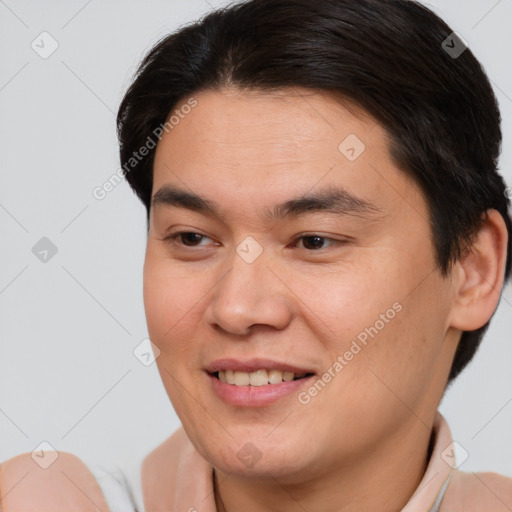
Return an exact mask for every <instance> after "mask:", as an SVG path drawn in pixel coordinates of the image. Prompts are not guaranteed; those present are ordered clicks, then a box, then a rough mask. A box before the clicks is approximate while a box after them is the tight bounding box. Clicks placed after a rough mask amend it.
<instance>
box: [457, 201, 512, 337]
mask: <svg viewBox="0 0 512 512" xmlns="http://www.w3.org/2000/svg"><path fill="white" fill-rule="evenodd" d="M507 241H508V233H507V226H506V224H505V221H504V220H503V217H502V216H501V215H500V213H498V212H497V211H496V210H487V212H486V213H485V216H484V219H483V221H482V224H481V225H480V228H479V230H478V232H477V233H476V235H475V237H474V242H473V245H472V246H471V248H470V249H469V250H468V251H467V254H466V255H465V256H464V257H463V258H462V259H461V260H460V261H458V262H457V263H456V264H455V267H454V269H453V270H454V273H453V275H454V277H455V278H456V279H455V282H454V284H455V286H456V290H455V292H456V298H455V304H454V306H453V309H452V313H451V326H452V327H454V328H457V329H460V330H461V331H474V330H476V329H479V328H480V327H482V326H483V325H485V324H486V323H487V322H488V321H489V319H490V318H491V316H492V315H493V313H494V311H495V310H496V307H497V306H498V302H499V298H500V295H501V290H502V288H503V282H504V274H505V265H506V259H507Z"/></svg>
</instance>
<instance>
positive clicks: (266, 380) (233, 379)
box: [219, 370, 306, 386]
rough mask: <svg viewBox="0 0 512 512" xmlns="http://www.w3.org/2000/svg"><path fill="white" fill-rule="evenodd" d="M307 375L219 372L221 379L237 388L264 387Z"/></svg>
mask: <svg viewBox="0 0 512 512" xmlns="http://www.w3.org/2000/svg"><path fill="white" fill-rule="evenodd" d="M305 375H306V374H305V373H297V374H295V373H293V372H283V371H281V370H256V371H255V372H250V373H249V372H239V371H235V370H219V379H220V380H221V381H222V382H227V383H228V384H235V386H248V385H251V386H264V385H265V384H280V383H281V382H283V381H284V382H290V381H292V380H293V379H295V378H299V377H304V376H305Z"/></svg>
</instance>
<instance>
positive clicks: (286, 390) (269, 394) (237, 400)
mask: <svg viewBox="0 0 512 512" xmlns="http://www.w3.org/2000/svg"><path fill="white" fill-rule="evenodd" d="M207 376H208V377H209V378H210V382H211V385H212V388H213V391H214V393H215V394H216V395H217V396H218V397H219V398H220V399H222V400H224V402H226V403H228V404H230V405H236V406H238V407H264V406H265V405H270V404H273V403H274V402H277V400H279V399H280V398H283V397H285V396H287V395H290V394H292V393H297V391H298V390H299V389H300V388H301V387H302V386H304V385H305V384H306V383H308V382H309V381H310V380H311V379H312V378H313V377H314V375H312V376H310V377H304V378H302V379H297V380H292V381H290V382H282V383H281V384H265V385H264V386H236V385H235V384H227V383H226V382H222V381H221V380H219V379H218V378H217V377H215V376H214V375H210V374H209V373H207Z"/></svg>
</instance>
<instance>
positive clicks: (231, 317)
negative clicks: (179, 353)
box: [205, 251, 293, 336]
mask: <svg viewBox="0 0 512 512" xmlns="http://www.w3.org/2000/svg"><path fill="white" fill-rule="evenodd" d="M230 263H231V268H230V269H229V270H228V271H227V272H226V271H225V274H224V276H223V277H222V278H221V279H220V281H219V282H218V284H217V286H216V287H215V290H214V292H213V294H212V296H211V299H210V302H209V304H208V307H207V309H206V312H205V314H206V315H207V320H208V323H209V324H210V325H213V326H215V327H218V328H221V329H222V330H224V331H226V332H228V333H230V334H235V335H239V336H246V335H248V334H249V333H250V330H251V327H252V326H254V325H265V326H271V327H273V328H275V329H284V328H286V327H287V326H288V325H289V323H290V321H291V319H292V316H293V307H292V306H293V305H292V301H291V300H290V291H289V289H288V288H287V286H286V284H285V282H284V280H283V279H282V278H281V276H279V271H278V270H277V268H276V267H277V266H276V265H272V262H271V261H268V259H267V258H266V255H265V251H264V252H263V254H261V255H260V256H259V257H258V258H257V259H256V260H255V261H253V262H251V263H249V262H247V261H245V260H244V259H243V258H242V257H240V256H239V255H238V254H237V253H234V254H233V257H232V259H231V261H230Z"/></svg>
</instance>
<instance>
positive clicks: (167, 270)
mask: <svg viewBox="0 0 512 512" xmlns="http://www.w3.org/2000/svg"><path fill="white" fill-rule="evenodd" d="M194 98H195V99H196V101H197V106H195V107H194V108H193V109H184V110H183V111H187V112H188V111H189V110H191V111H190V113H188V114H187V115H183V114H182V118H181V117H180V120H179V123H177V124H175V126H174V128H173V129H172V130H170V131H169V133H167V134H165V135H164V137H163V138H162V140H161V141H160V142H159V144H158V147H157V151H156V155H155V162H154V183H153V195H155V194H157V193H158V192H159V191H162V189H163V188H164V187H172V188H174V189H179V190H181V191H183V192H185V193H187V194H196V195H199V196H201V198H203V199H206V200H207V201H208V202H209V203H210V205H213V206H214V208H215V209H216V213H211V212H205V211H199V210H197V211H196V209H192V208H186V207H184V206H183V204H182V203H180V204H176V202H175V200H174V199H175V195H173V196H172V194H169V193H167V194H164V193H162V192H160V194H159V200H158V201H156V202H155V203H154V205H153V206H152V208H151V216H150V230H149V236H148V242H147V252H146V261H145V267H144V301H145V308H146V317H147V322H148V329H149V335H150V338H151V340H152V341H153V343H155V345H157V347H158V348H159V350H160V352H161V353H160V356H159V357H158V359H157V364H158V369H159V372H160V375H161V377H162V380H163V383H164V386H165V388H166V390H167V393H168V395H169V397H170V399H171V401H172V404H173V406H174V408H175V410H176V412H177V414H178V416H179V418H180V420H181V422H182V424H183V426H184V428H185V430H186V432H187V434H188V436H189V437H190V439H191V441H192V442H193V443H194V445H195V446H196V448H197V449H198V450H199V452H200V453H201V454H202V455H203V456H204V457H205V458H206V459H207V460H209V461H210V462H211V463H212V464H213V465H214V466H215V467H217V468H219V469H220V470H222V471H225V472H233V473H235V474H251V475H256V474H260V475H264V474H266V473H267V472H270V473H271V474H272V475H274V476H280V477H281V478H285V477H286V478H290V479H294V478H297V479H300V478H301V477H303V473H304V474H305V472H306V471H315V470H316V471H317V472H321V471H329V468H332V467H335V466H337V467H339V466H340V464H341V463H343V464H344V463H346V464H351V463H353V462H354V461H355V460H361V458H362V457H366V456H368V454H370V453H375V452H376V451H378V450H380V449H381V448H382V449H383V447H388V448H389V449H390V450H391V449H392V447H393V446H395V445H397V443H398V440H400V443H401V444H402V445H403V444H404V442H405V444H407V442H406V441H404V439H411V444H410V446H413V444H414V442H413V440H414V438H415V436H416V437H418V436H420V437H421V436H427V434H428V433H429V427H430V425H431V422H432V418H433V415H434V412H435V410H436V408H437V404H438V401H439V399H440V396H441V394H442V391H443V389H444V385H445V382H446V377H447V374H448V371H449V368H450V364H451V360H452V357H453V353H454V349H455V346H456V340H457V339H458V335H459V332H456V331H455V329H452V328H450V310H451V307H452V305H453V302H454V298H455V291H454V286H453V285H452V284H451V282H450V280H447V279H443V278H442V276H441V275H440V273H439V271H438V270H437V269H436V265H435V262H434V250H433V246H432V243H431V234H430V225H429V214H428V211H427V205H426V202H425V200H424V198H423V196H422V194H421V192H420V190H419V188H418V187H417V186H416V185H415V184H414V183H413V182H412V181H411V179H409V178H408V177H407V176H406V174H405V173H404V172H403V171H401V170H400V169H398V168H397V167H396V165H395V164H394V163H393V161H392V160H391V158H390V155H389V152H388V141H387V139H386V134H385V132H384V130H383V129H382V128H381V127H380V125H378V124H376V123H375V121H374V120H373V119H372V118H370V117H369V116H368V115H365V113H364V112H362V111H361V110H360V109H357V108H355V107H354V106H350V105H349V104H348V103H344V105H345V106H343V104H341V103H340V102H339V101H337V100H335V99H334V98H333V97H330V96H328V95H327V94H318V93H317V94H315V93H313V92H311V91H307V90H304V89H294V90H287V91H286V92H285V91H281V92H280V93H279V94H273V95H270V94H262V93H256V92H250V93H247V92H246V93H240V92H239V91H233V90H231V91H228V90H223V91H220V92H219V91H217V92H213V91H208V92H202V93H199V94H197V95H195V96H194ZM187 99H188V98H187ZM185 102H186V100H185ZM185 102H183V103H185ZM179 108H180V106H179V105H178V106H177V107H176V109H178V110H179ZM363 144H364V146H363ZM328 190H330V191H331V192H332V191H344V193H343V194H341V195H340V196H339V197H338V198H337V201H333V203H332V204H331V206H334V203H336V205H337V208H333V207H331V208H326V204H325V202H322V198H323V199H325V193H326V191H328ZM171 196H172V197H171ZM302 196H308V197H313V198H315V199H316V200H317V201H316V202H313V203H311V202H307V201H301V202H299V203H297V202H295V203H293V204H292V203H290V204H288V206H289V208H281V209H279V211H277V210H278V209H277V208H275V207H276V206H277V205H282V204H283V203H286V202H288V201H294V200H296V199H297V198H300V197H302ZM173 198H174V199H173ZM171 199H173V200H172V201H171ZM196 204H197V203H196ZM278 213H280V214H281V215H277V214H278ZM273 214H274V215H273ZM179 232H185V233H189V234H188V235H187V234H185V235H183V236H177V237H175V238H174V239H167V240H166V238H167V237H169V236H170V235H176V234H177V233H179ZM194 233H195V234H194ZM258 360H260V361H258ZM261 360H264V361H261ZM280 368H282V369H283V370H288V371H289V370H290V369H295V374H294V377H296V376H297V375H298V376H299V377H300V376H301V374H304V373H305V374H306V376H305V377H303V378H299V379H296V380H294V381H291V382H283V381H282V374H281V373H280V372H279V369H280ZM237 369H238V371H240V372H241V373H234V374H231V373H230V372H227V373H226V374H224V373H222V370H231V371H237ZM259 369H261V370H270V369H273V370H274V371H273V372H271V373H269V372H268V371H267V372H266V373H265V372H258V373H257V374H256V373H255V374H254V375H251V376H248V375H247V373H249V372H248V370H252V371H256V370H259ZM275 370H277V371H275ZM217 371H221V373H220V374H219V373H217ZM311 374H312V375H311ZM269 375H270V376H271V377H272V381H273V380H274V379H276V382H278V381H279V382H281V383H275V384H265V385H262V386H257V385H255V386H252V385H247V384H246V383H247V380H249V381H251V379H252V382H253V383H255V384H261V383H262V382H268V381H265V380H264V379H265V378H267V377H269ZM219 377H221V378H222V379H231V378H235V382H236V383H238V384H242V385H240V386H238V385H237V384H236V383H235V384H232V383H226V382H222V381H221V380H220V379H219ZM283 377H284V378H285V380H287V379H289V378H290V374H289V373H287V374H286V375H284V374H283ZM260 379H263V380H260ZM411 433H412V435H411Z"/></svg>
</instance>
